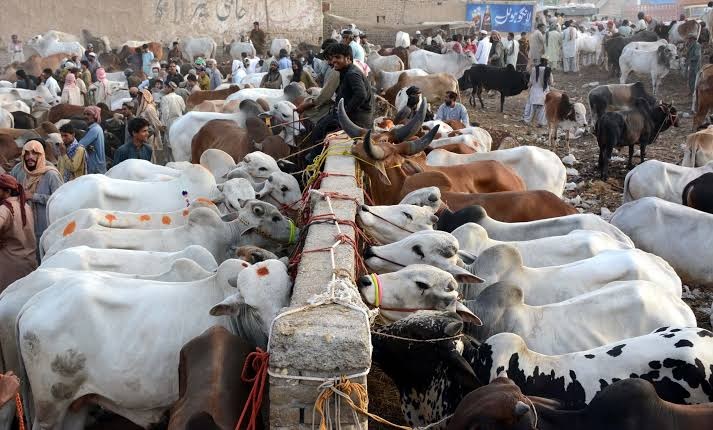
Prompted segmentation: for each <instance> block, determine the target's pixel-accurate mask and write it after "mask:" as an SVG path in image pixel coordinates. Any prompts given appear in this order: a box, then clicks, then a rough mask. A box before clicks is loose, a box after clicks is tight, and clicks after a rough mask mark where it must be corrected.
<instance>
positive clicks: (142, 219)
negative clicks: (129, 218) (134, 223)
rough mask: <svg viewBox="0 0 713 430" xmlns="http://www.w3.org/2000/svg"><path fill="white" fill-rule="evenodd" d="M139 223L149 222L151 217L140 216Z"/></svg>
mask: <svg viewBox="0 0 713 430" xmlns="http://www.w3.org/2000/svg"><path fill="white" fill-rule="evenodd" d="M139 221H144V222H145V221H151V216H150V215H146V214H144V215H141V216H140V217H139Z"/></svg>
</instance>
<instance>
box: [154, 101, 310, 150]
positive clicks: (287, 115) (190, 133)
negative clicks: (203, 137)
mask: <svg viewBox="0 0 713 430" xmlns="http://www.w3.org/2000/svg"><path fill="white" fill-rule="evenodd" d="M253 89H258V88H249V89H245V90H241V91H238V93H242V92H243V91H250V90H253ZM263 90H264V88H263ZM272 91H280V92H281V90H272ZM236 94H237V93H236ZM271 106H272V108H271V110H270V111H269V112H268V113H269V114H270V115H272V117H273V124H277V123H291V122H292V121H294V120H295V119H299V118H297V117H296V116H295V115H296V113H295V105H294V104H292V103H291V102H288V101H278V102H275V103H274V104H271ZM214 119H224V120H229V121H234V122H235V123H236V124H238V126H239V127H245V119H246V115H245V114H244V113H243V112H240V111H239V112H236V113H219V112H196V111H193V112H188V113H186V114H185V115H183V116H182V117H180V118H178V119H177V120H176V121H174V123H173V124H172V125H171V128H170V129H169V130H168V138H169V141H170V142H171V151H172V153H173V158H174V160H176V161H190V159H191V141H192V140H193V137H194V136H195V135H196V134H197V133H198V131H199V130H200V129H201V127H203V126H204V125H205V124H206V123H207V122H208V121H211V120H214ZM303 129H304V127H303V126H302V123H299V122H298V123H297V124H295V125H294V126H293V127H283V130H282V132H281V134H280V135H281V136H282V137H283V139H285V143H288V144H290V142H294V138H295V136H298V135H299V133H300V131H301V130H303Z"/></svg>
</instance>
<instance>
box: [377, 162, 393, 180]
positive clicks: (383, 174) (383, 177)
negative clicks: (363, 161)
mask: <svg viewBox="0 0 713 430" xmlns="http://www.w3.org/2000/svg"><path fill="white" fill-rule="evenodd" d="M374 167H375V168H376V170H378V171H379V180H380V181H381V182H383V183H384V184H385V185H391V180H390V179H389V175H387V174H386V168H385V167H384V162H383V161H377V162H375V163H374Z"/></svg>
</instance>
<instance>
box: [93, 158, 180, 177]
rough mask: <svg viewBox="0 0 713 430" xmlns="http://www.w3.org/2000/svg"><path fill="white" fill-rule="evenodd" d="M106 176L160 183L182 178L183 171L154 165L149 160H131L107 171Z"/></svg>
mask: <svg viewBox="0 0 713 430" xmlns="http://www.w3.org/2000/svg"><path fill="white" fill-rule="evenodd" d="M105 175H106V176H108V177H109V178H113V179H124V180H127V181H142V182H160V181H170V180H173V179H176V178H178V177H179V176H181V171H180V170H178V169H174V168H171V167H165V166H161V165H158V164H154V163H152V162H150V161H147V160H139V159H129V160H125V161H122V162H121V163H119V164H117V165H115V166H114V167H112V168H111V169H109V170H107V172H106V173H105Z"/></svg>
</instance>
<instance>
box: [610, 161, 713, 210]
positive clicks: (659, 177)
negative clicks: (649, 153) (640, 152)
mask: <svg viewBox="0 0 713 430" xmlns="http://www.w3.org/2000/svg"><path fill="white" fill-rule="evenodd" d="M710 172H713V162H708V163H707V164H706V165H705V166H702V167H683V166H679V165H677V164H671V163H665V162H663V161H659V160H646V161H645V162H644V163H642V164H639V165H638V166H636V167H634V168H633V169H632V170H631V171H630V172H629V173H627V175H626V179H624V203H627V202H630V201H633V200H636V199H640V198H643V197H658V198H661V199H664V200H666V201H669V202H673V203H681V199H682V195H683V188H684V187H685V186H686V185H688V183H689V182H691V181H692V180H694V179H696V178H697V177H699V176H701V175H703V174H705V173H710Z"/></svg>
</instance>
